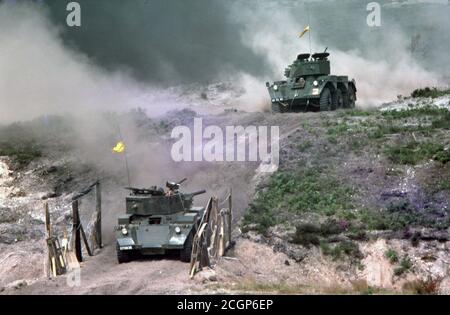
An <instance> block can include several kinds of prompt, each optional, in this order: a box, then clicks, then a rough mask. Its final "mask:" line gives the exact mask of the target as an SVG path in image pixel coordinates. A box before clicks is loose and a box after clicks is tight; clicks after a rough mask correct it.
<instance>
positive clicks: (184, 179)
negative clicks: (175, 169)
mask: <svg viewBox="0 0 450 315" xmlns="http://www.w3.org/2000/svg"><path fill="white" fill-rule="evenodd" d="M185 181H187V178H183V179H182V180H180V181H179V182H178V183H177V184H178V185H181V184H183V183H184V182H185Z"/></svg>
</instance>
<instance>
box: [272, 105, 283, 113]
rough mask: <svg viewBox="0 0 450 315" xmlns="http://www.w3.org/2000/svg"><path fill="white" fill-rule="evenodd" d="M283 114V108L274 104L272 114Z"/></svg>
mask: <svg viewBox="0 0 450 315" xmlns="http://www.w3.org/2000/svg"><path fill="white" fill-rule="evenodd" d="M282 112H283V108H282V107H281V105H280V104H278V103H275V104H272V113H282Z"/></svg>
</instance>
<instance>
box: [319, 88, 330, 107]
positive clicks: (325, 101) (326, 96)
mask: <svg viewBox="0 0 450 315" xmlns="http://www.w3.org/2000/svg"><path fill="white" fill-rule="evenodd" d="M332 105H333V95H331V91H330V89H329V88H328V87H325V88H324V89H323V91H322V94H320V111H321V112H322V111H329V110H331V109H332Z"/></svg>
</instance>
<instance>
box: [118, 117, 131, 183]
mask: <svg viewBox="0 0 450 315" xmlns="http://www.w3.org/2000/svg"><path fill="white" fill-rule="evenodd" d="M116 125H117V130H118V132H119V137H120V141H124V139H123V137H122V132H121V130H120V124H119V122H118V121H117V120H116ZM123 153H124V160H125V169H126V171H127V179H128V186H129V187H131V180H130V169H129V167H128V157H127V148H126V147H125V150H124V152H123Z"/></svg>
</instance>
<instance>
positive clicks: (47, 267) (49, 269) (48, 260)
mask: <svg viewBox="0 0 450 315" xmlns="http://www.w3.org/2000/svg"><path fill="white" fill-rule="evenodd" d="M44 216H45V231H46V232H47V238H46V241H45V246H46V247H47V251H48V253H47V256H46V258H45V261H44V269H45V276H46V277H47V278H50V275H51V274H52V262H51V256H50V250H49V247H48V245H47V239H48V238H50V237H51V235H50V234H51V227H50V212H49V210H48V203H47V202H46V203H44Z"/></svg>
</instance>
